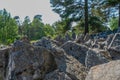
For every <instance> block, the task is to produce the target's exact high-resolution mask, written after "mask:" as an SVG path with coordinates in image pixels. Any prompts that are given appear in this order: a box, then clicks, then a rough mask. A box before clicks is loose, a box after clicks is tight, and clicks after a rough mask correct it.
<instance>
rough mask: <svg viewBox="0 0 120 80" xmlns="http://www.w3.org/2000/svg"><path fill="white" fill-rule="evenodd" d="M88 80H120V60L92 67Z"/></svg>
mask: <svg viewBox="0 0 120 80" xmlns="http://www.w3.org/2000/svg"><path fill="white" fill-rule="evenodd" d="M86 80H120V60H116V61H111V62H109V63H106V64H102V65H98V66H94V67H92V68H91V69H90V72H89V73H88V75H87V77H86Z"/></svg>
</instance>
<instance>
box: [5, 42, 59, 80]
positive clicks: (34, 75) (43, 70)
mask: <svg viewBox="0 0 120 80" xmlns="http://www.w3.org/2000/svg"><path fill="white" fill-rule="evenodd" d="M56 68H57V65H56V62H55V59H54V57H53V55H52V53H51V52H50V51H48V50H47V49H45V48H43V47H34V46H32V45H30V44H28V43H24V42H22V41H16V42H15V43H14V45H13V49H12V51H11V53H10V57H9V64H8V71H7V73H6V75H7V76H6V79H5V80H36V79H43V78H44V76H45V74H47V73H49V72H52V71H53V70H55V69H56Z"/></svg>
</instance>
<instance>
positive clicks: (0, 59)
mask: <svg viewBox="0 0 120 80" xmlns="http://www.w3.org/2000/svg"><path fill="white" fill-rule="evenodd" d="M9 52H10V48H2V49H0V80H4V78H5V77H6V75H5V74H6V69H7V65H8V58H9Z"/></svg>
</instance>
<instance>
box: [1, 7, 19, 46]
mask: <svg viewBox="0 0 120 80" xmlns="http://www.w3.org/2000/svg"><path fill="white" fill-rule="evenodd" d="M17 36H18V26H17V24H16V22H15V20H14V19H12V18H11V16H10V14H9V13H8V12H7V11H6V10H5V9H4V10H3V11H2V14H0V43H3V44H10V43H12V42H13V41H14V40H16V38H17Z"/></svg>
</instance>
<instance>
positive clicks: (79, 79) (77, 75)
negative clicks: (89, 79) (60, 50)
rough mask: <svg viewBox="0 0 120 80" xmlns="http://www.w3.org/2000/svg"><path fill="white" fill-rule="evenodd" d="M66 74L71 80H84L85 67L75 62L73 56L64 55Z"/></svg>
mask: <svg viewBox="0 0 120 80" xmlns="http://www.w3.org/2000/svg"><path fill="white" fill-rule="evenodd" d="M66 58H67V59H66V66H67V67H66V74H67V75H68V76H69V77H70V78H71V79H72V80H85V77H86V74H87V71H86V67H85V66H84V65H83V64H81V63H80V62H79V61H78V60H76V59H75V58H74V57H73V56H69V55H66Z"/></svg>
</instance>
